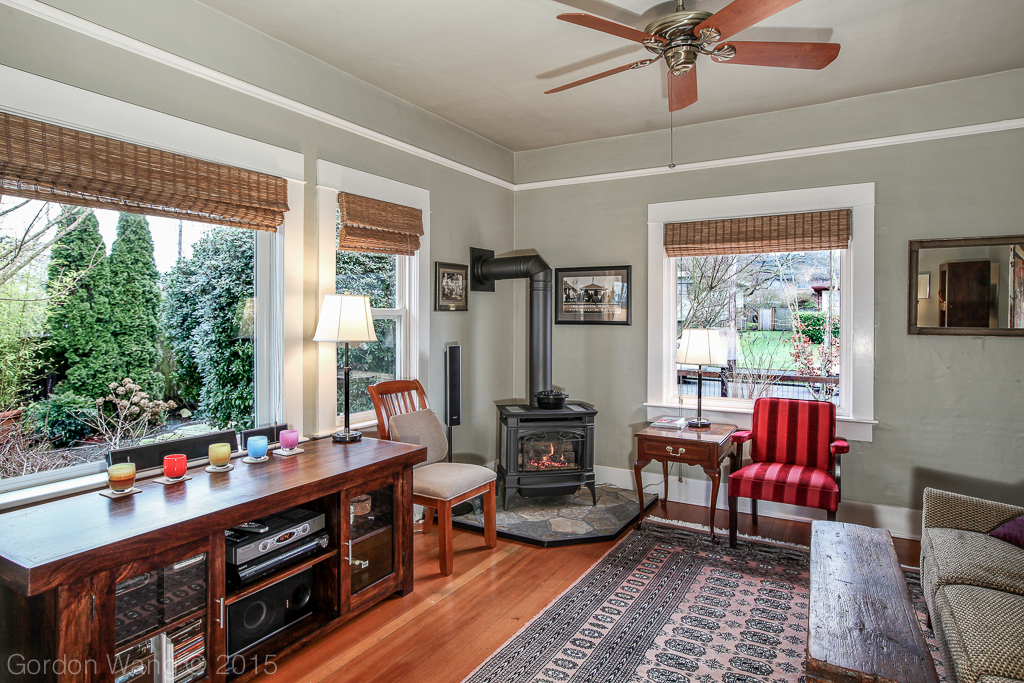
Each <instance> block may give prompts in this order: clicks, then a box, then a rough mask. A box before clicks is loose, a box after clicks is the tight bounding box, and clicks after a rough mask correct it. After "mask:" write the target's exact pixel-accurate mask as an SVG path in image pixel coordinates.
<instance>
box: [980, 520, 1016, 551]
mask: <svg viewBox="0 0 1024 683" xmlns="http://www.w3.org/2000/svg"><path fill="white" fill-rule="evenodd" d="M988 535H989V536H992V537H993V538H998V539H999V540H1000V541H1006V542H1007V543H1012V544H1013V545H1015V546H1017V547H1018V548H1024V515H1021V516H1020V517H1018V518H1017V519H1011V520H1010V521H1009V522H1007V523H1006V524H1000V525H999V526H997V527H996V528H995V529H993V530H992V531H990V532H988Z"/></svg>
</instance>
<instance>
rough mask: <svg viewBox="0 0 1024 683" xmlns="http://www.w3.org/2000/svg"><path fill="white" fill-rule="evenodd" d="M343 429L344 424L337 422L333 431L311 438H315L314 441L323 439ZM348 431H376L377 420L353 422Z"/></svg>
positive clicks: (317, 434) (318, 433) (319, 433)
mask: <svg viewBox="0 0 1024 683" xmlns="http://www.w3.org/2000/svg"><path fill="white" fill-rule="evenodd" d="M344 428H345V422H344V421H341V422H339V423H338V424H336V425H335V426H334V429H330V430H328V431H326V432H317V433H316V434H314V435H313V437H314V438H316V439H323V438H325V437H328V436H330V435H331V434H333V433H335V432H340V431H341V430H343V429H344ZM349 429H351V430H353V431H358V432H361V431H366V430H368V429H377V419H376V418H374V419H372V420H366V421H365V422H353V423H352V424H350V425H349Z"/></svg>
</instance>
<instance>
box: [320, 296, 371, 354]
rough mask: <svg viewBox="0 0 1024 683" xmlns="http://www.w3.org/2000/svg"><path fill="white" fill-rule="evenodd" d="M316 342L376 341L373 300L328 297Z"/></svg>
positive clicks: (321, 307) (352, 297)
mask: <svg viewBox="0 0 1024 683" xmlns="http://www.w3.org/2000/svg"><path fill="white" fill-rule="evenodd" d="M313 341H318V342H349V343H353V344H361V343H365V342H375V341H377V333H376V332H375V331H374V329H373V310H372V309H371V308H370V297H368V296H356V295H354V294H325V295H324V303H323V305H322V306H320V319H319V320H318V321H317V323H316V332H314V333H313Z"/></svg>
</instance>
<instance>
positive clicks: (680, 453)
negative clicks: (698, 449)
mask: <svg viewBox="0 0 1024 683" xmlns="http://www.w3.org/2000/svg"><path fill="white" fill-rule="evenodd" d="M665 450H666V451H668V454H669V455H674V456H676V457H678V456H680V455H682V454H683V453H685V452H686V449H685V448H683V447H682V446H680V447H679V449H678V451H677V452H676V453H673V452H672V447H671V446H665Z"/></svg>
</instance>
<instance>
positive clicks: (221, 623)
mask: <svg viewBox="0 0 1024 683" xmlns="http://www.w3.org/2000/svg"><path fill="white" fill-rule="evenodd" d="M217 603H218V604H219V605H220V607H219V609H218V610H217V627H218V628H224V598H217Z"/></svg>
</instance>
